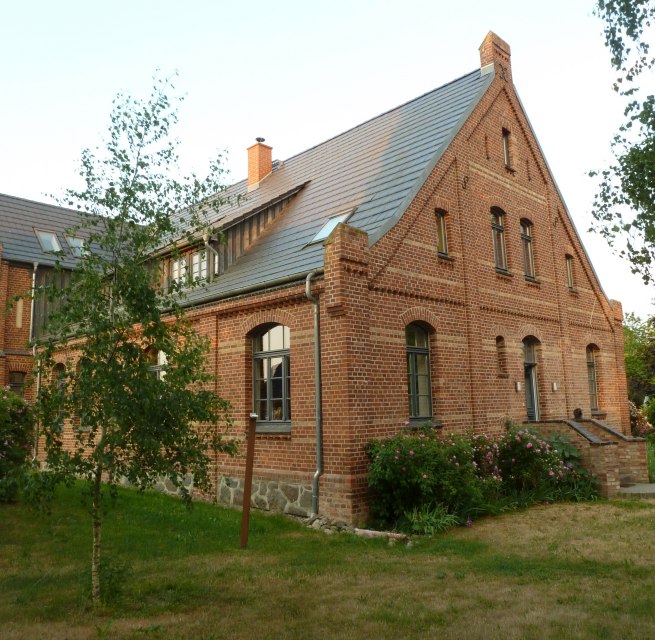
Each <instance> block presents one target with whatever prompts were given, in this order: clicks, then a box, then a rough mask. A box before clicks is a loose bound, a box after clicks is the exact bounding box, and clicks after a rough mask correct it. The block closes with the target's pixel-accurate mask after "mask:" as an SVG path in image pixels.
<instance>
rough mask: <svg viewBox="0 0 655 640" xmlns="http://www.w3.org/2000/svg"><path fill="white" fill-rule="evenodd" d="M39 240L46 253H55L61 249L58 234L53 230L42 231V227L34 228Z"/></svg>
mask: <svg viewBox="0 0 655 640" xmlns="http://www.w3.org/2000/svg"><path fill="white" fill-rule="evenodd" d="M34 233H35V234H36V237H37V240H38V241H39V244H40V245H41V249H43V250H44V251H45V252H46V253H55V252H57V251H61V245H60V244H59V240H58V239H57V234H55V233H53V232H52V231H41V230H40V229H34Z"/></svg>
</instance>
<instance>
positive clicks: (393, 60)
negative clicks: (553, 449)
mask: <svg viewBox="0 0 655 640" xmlns="http://www.w3.org/2000/svg"><path fill="white" fill-rule="evenodd" d="M593 4H594V3H593V0H550V2H547V3H545V2H530V1H529V0H496V1H495V2H488V1H485V2H482V1H479V0H469V1H468V2H459V3H453V2H445V1H440V0H403V1H402V2H400V1H398V2H391V1H387V0H377V1H374V0H348V1H345V0H330V1H324V0H314V1H313V2H312V1H310V0H304V1H298V0H275V1H273V0H271V1H269V2H263V1H260V0H250V1H247V0H242V1H241V2H234V1H232V0H214V1H210V0H186V1H185V2H183V3H182V2H179V0H175V1H172V0H156V1H154V0H112V1H111V2H108V1H106V0H95V1H89V0H85V1H78V0H58V1H57V2H52V1H51V0H32V1H30V0H23V1H21V2H17V1H9V0H0V20H1V24H2V27H3V29H2V31H3V33H2V38H0V61H1V64H2V69H1V70H2V76H1V77H2V81H3V87H2V88H3V90H2V94H1V95H2V98H1V99H0V149H1V150H2V152H1V153H0V193H5V194H9V195H13V196H19V197H23V198H29V199H33V200H39V201H45V202H51V201H52V198H50V197H49V196H48V194H55V195H61V194H62V193H63V191H64V190H65V189H66V188H67V187H71V186H78V182H77V180H78V176H77V168H78V161H79V158H80V153H81V150H82V149H83V148H84V147H94V146H96V145H97V144H99V143H100V141H101V138H102V135H103V134H104V131H105V130H106V127H107V123H108V116H109V112H110V109H111V101H112V99H113V98H114V96H115V95H116V93H117V92H118V91H127V92H129V93H132V94H133V95H135V96H140V97H145V96H146V95H147V94H148V92H149V89H150V86H151V77H152V75H153V73H154V71H155V70H156V69H157V68H159V69H161V70H162V72H163V73H164V74H170V73H172V72H173V71H175V70H177V71H178V72H179V77H178V79H177V80H176V87H177V89H178V90H179V92H180V93H183V94H185V95H186V100H185V102H184V103H183V106H182V108H181V109H180V126H179V127H178V129H177V136H178V137H179V139H180V141H181V143H182V144H181V154H182V159H183V168H184V169H189V168H193V169H195V170H197V171H200V172H202V170H203V169H204V167H206V164H207V160H208V159H209V158H210V157H211V156H212V155H213V154H214V151H215V150H216V149H227V151H228V153H229V158H228V162H227V167H228V168H229V169H230V171H231V174H230V177H229V182H234V181H237V180H240V179H242V178H244V177H245V174H246V148H247V147H248V146H250V145H251V144H253V142H254V139H255V137H257V136H262V137H264V138H265V139H266V142H267V143H268V144H270V145H271V146H272V147H273V157H274V158H278V159H281V160H283V159H285V158H287V157H289V156H292V155H294V154H296V153H298V152H300V151H303V150H304V149H307V148H309V147H311V146H313V145H315V144H317V143H319V142H322V141H323V140H325V139H327V138H329V137H331V136H333V135H336V134H338V133H340V132H342V131H344V130H346V129H349V128H351V127H352V126H355V125H357V124H359V123H361V122H363V121H364V120H367V119H369V118H371V117H373V116H376V115H378V114H379V113H382V112H383V111H386V110H388V109H390V108H393V107H395V106H397V105H399V104H402V103H403V102H406V101H408V100H411V99H413V98H415V97H416V96H418V95H421V94H423V93H425V92H426V91H430V90H431V89H434V88H435V87H438V86H440V85H442V84H444V83H446V82H449V81H450V80H453V79H455V78H457V77H459V76H461V75H463V74H465V73H468V72H469V71H472V70H473V69H475V68H477V67H479V53H478V47H479V45H480V43H481V42H482V40H483V39H484V37H485V35H486V34H487V32H488V31H489V30H493V31H495V32H496V33H497V34H498V35H499V36H500V37H501V38H503V39H504V40H506V41H507V42H508V43H509V44H510V46H511V49H512V69H513V76H514V84H515V85H516V88H517V91H518V93H519V96H520V97H521V101H522V102H523V106H524V107H525V109H526V112H527V115H528V117H529V119H530V121H531V123H532V126H533V128H534V131H535V133H536V135H537V138H538V139H539V142H540V144H541V146H542V149H543V150H544V153H545V155H546V159H547V161H548V163H549V165H550V168H551V170H552V172H553V175H554V177H555V180H556V182H557V184H558V186H559V188H560V191H561V192H562V194H563V196H564V200H565V202H566V204H567V206H568V209H569V211H570V212H571V214H572V216H573V219H574V222H575V224H576V226H577V228H578V231H579V232H580V234H581V236H582V239H583V242H584V244H585V247H586V248H587V251H588V253H589V254H590V256H591V259H592V262H593V264H594V267H595V269H596V272H597V273H598V275H599V277H600V280H601V284H602V285H603V288H604V289H605V292H606V293H607V295H608V296H609V297H610V298H615V299H618V300H621V302H623V308H624V311H634V312H636V313H638V314H639V315H641V316H642V317H645V316H647V315H653V314H655V307H654V306H653V304H652V298H653V296H654V293H653V291H652V289H651V288H649V287H645V286H644V285H643V284H642V283H641V279H640V278H639V277H638V276H634V275H632V274H631V273H630V270H629V266H628V263H626V262H624V261H622V260H621V259H619V258H617V257H615V256H614V255H613V254H612V253H611V252H610V250H609V249H608V248H607V245H606V243H605V241H604V240H603V239H602V238H600V237H599V236H597V235H594V234H589V233H587V229H588V227H589V226H590V222H591V216H590V210H591V203H592V200H593V194H594V182H593V181H592V180H591V179H590V178H588V177H587V175H586V174H587V172H588V171H589V170H590V169H593V168H602V167H603V166H604V163H605V162H606V161H607V160H609V158H610V155H609V141H610V139H611V137H612V135H613V134H614V133H615V132H616V130H617V129H618V126H619V125H620V123H621V121H622V113H623V105H622V102H621V101H620V99H619V98H618V97H617V96H616V95H615V94H614V92H613V91H612V90H611V84H612V80H613V73H612V71H611V69H610V65H609V55H608V53H607V51H606V49H605V47H604V44H603V38H602V24H601V22H600V21H599V20H598V19H597V18H595V17H594V16H593V15H592V8H593Z"/></svg>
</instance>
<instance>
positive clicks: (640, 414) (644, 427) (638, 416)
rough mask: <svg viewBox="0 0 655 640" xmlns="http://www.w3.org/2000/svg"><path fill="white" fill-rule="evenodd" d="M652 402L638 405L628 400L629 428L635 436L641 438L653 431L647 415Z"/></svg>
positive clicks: (649, 417)
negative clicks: (644, 405)
mask: <svg viewBox="0 0 655 640" xmlns="http://www.w3.org/2000/svg"><path fill="white" fill-rule="evenodd" d="M651 406H652V403H649V404H648V405H647V406H646V407H638V406H637V405H636V404H635V403H634V402H630V430H631V431H632V435H633V436H635V437H637V438H643V437H645V436H646V435H647V434H648V433H651V432H652V431H653V425H652V424H651V421H652V418H651V416H649V415H647V410H649V409H650V410H651V411H650V412H649V413H652V409H651Z"/></svg>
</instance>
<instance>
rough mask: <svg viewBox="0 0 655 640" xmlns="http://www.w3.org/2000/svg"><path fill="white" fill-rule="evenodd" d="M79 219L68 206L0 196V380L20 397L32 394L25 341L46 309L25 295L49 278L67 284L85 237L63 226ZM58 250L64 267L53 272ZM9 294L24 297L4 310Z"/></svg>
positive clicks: (35, 330)
mask: <svg viewBox="0 0 655 640" xmlns="http://www.w3.org/2000/svg"><path fill="white" fill-rule="evenodd" d="M79 223H80V216H79V214H78V213H77V212H75V211H72V210H70V209H64V208H62V207H56V206H53V205H48V204H43V203H41V202H33V201H30V200H24V199H22V198H15V197H12V196H7V195H3V194H0V305H2V307H1V308H2V310H3V313H2V314H0V384H2V385H3V386H5V387H6V386H9V387H10V388H11V389H12V390H13V391H15V392H17V393H19V394H21V395H23V394H26V395H27V396H28V397H33V394H34V386H33V385H32V386H30V385H29V384H27V383H28V382H29V376H30V374H31V371H32V369H33V359H32V350H31V349H29V348H28V343H29V342H30V340H31V339H32V338H34V337H38V336H39V335H40V333H41V329H42V327H43V323H44V320H45V318H46V316H47V314H48V312H49V309H48V307H49V303H48V301H46V300H45V299H44V298H41V299H36V300H35V301H34V302H32V300H31V299H30V297H29V295H27V296H26V295H25V293H26V292H29V291H30V290H31V289H32V288H33V287H35V286H36V287H38V286H40V285H43V284H45V283H46V282H51V281H53V279H54V278H56V279H57V282H58V283H59V284H60V285H61V286H64V287H65V286H66V285H67V284H68V282H69V280H70V271H69V270H70V269H73V268H74V266H75V261H76V258H77V256H78V255H79V252H80V251H81V250H82V248H83V246H84V241H83V239H82V238H81V237H80V236H79V234H73V233H72V232H70V231H67V230H68V229H70V228H73V227H75V225H78V224H79ZM57 252H59V253H60V255H61V256H62V260H61V265H62V267H63V268H64V270H63V271H61V272H57V273H55V271H54V265H55V262H56V257H57V256H56V253H57ZM14 296H23V297H21V298H19V299H18V300H17V301H16V302H14V304H13V305H12V307H11V309H10V310H9V311H7V310H6V304H7V302H8V301H10V300H12V299H13V298H14Z"/></svg>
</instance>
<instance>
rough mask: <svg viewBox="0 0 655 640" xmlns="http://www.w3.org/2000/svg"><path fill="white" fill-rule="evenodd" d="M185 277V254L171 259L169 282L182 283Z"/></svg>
mask: <svg viewBox="0 0 655 640" xmlns="http://www.w3.org/2000/svg"><path fill="white" fill-rule="evenodd" d="M186 279H187V262H186V256H183V257H181V258H173V259H172V260H171V282H175V283H178V284H184V283H185V282H186Z"/></svg>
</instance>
